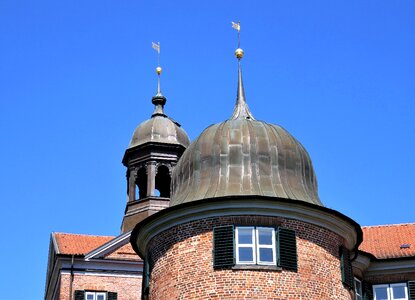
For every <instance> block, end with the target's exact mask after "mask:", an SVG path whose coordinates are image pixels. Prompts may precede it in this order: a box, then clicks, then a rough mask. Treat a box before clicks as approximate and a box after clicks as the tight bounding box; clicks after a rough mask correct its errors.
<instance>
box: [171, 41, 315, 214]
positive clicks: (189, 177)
mask: <svg viewBox="0 0 415 300" xmlns="http://www.w3.org/2000/svg"><path fill="white" fill-rule="evenodd" d="M235 55H236V57H237V58H238V88H237V99H236V104H235V108H234V112H233V114H232V116H231V117H230V119H228V120H226V121H224V122H221V123H219V124H215V125H212V126H210V127H208V128H206V129H205V130H204V131H203V132H202V133H201V134H200V136H199V137H198V138H197V139H196V140H195V141H194V142H192V143H191V144H190V146H189V147H188V148H187V149H186V150H185V152H184V153H183V155H182V157H181V158H180V160H179V162H178V164H177V166H176V167H175V168H174V170H173V174H172V196H171V201H170V206H174V205H178V204H181V203H186V202H192V201H197V200H202V199H206V198H218V197H226V196H242V195H243V196H245V195H252V196H255V195H257V196H269V197H278V198H286V199H291V200H299V201H305V202H309V203H312V204H317V205H322V203H321V202H320V199H319V196H318V190H317V180H316V175H315V173H314V169H313V165H312V162H311V159H310V156H309V155H308V153H307V151H306V150H305V148H304V147H303V146H302V145H301V143H300V142H299V141H297V140H296V139H295V138H294V137H293V136H292V135H291V134H290V133H288V131H286V130H285V129H284V128H282V127H280V126H278V125H273V124H269V123H266V122H263V121H257V120H255V118H254V117H253V115H252V113H251V112H250V110H249V108H248V105H247V103H246V100H245V92H244V86H243V81H242V70H241V62H240V61H241V59H242V57H243V55H244V52H243V50H242V49H240V48H239V47H238V49H237V50H236V51H235Z"/></svg>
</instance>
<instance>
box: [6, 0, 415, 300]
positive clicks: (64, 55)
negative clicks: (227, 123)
mask: <svg viewBox="0 0 415 300" xmlns="http://www.w3.org/2000/svg"><path fill="white" fill-rule="evenodd" d="M414 15H415V2H414V1H410V0H407V1H360V0H359V1H331V0H327V1H323V0H321V1H305V0H304V1H300V0H298V1H276V0H269V1H223V0H222V1H216V0H214V1H130V0H126V1H104V0H100V1H98V0H89V1H75V0H74V1H51V0H50V1H48V0H44V1H25V0H2V1H0V37H1V38H0V136H1V140H2V146H1V148H0V165H1V168H0V199H1V204H2V212H3V216H2V218H1V219H0V226H1V228H2V236H3V242H2V243H1V244H2V247H0V251H1V253H0V257H1V260H2V261H1V265H2V267H3V272H1V273H0V282H2V285H3V286H4V287H7V289H4V290H3V293H2V297H5V298H4V299H7V300H8V299H42V298H43V292H44V282H45V273H46V263H47V254H48V246H49V238H50V233H51V232H52V231H58V232H74V233H88V234H103V235H116V234H118V233H119V230H120V225H121V220H122V215H123V212H124V208H125V201H126V195H125V194H126V182H125V168H124V167H123V165H122V164H121V159H122V157H123V154H124V151H125V149H126V147H127V145H128V143H129V140H130V138H131V135H132V133H133V131H134V129H135V127H136V126H137V125H138V124H139V123H140V122H142V121H144V120H145V119H147V118H149V117H150V115H151V113H152V111H153V107H152V104H151V97H152V96H153V95H154V94H155V92H156V75H155V71H154V68H155V67H156V64H157V58H156V53H155V51H154V50H153V49H152V48H151V42H152V41H160V43H161V47H162V50H161V51H162V54H161V65H162V67H163V70H164V71H163V75H162V90H163V93H164V94H165V96H166V97H167V105H166V107H165V108H166V113H167V114H168V115H169V116H171V117H172V118H174V119H175V120H177V121H179V122H180V123H181V124H182V126H183V128H184V129H185V130H186V131H187V133H188V134H189V136H190V138H191V140H193V139H195V138H196V137H197V136H198V134H199V133H200V132H201V131H202V130H203V129H204V128H206V127H207V126H208V125H210V124H213V123H217V122H220V121H223V120H224V119H226V118H228V117H229V116H230V115H231V113H232V108H233V105H234V102H235V97H236V81H237V63H236V59H235V58H234V56H233V53H234V50H235V48H236V44H237V40H236V32H235V31H234V30H233V29H232V28H231V21H237V20H241V26H242V31H241V46H242V48H243V49H244V50H245V58H244V59H243V62H242V63H243V71H244V84H245V91H246V97H247V101H248V104H249V106H250V108H251V111H252V112H253V114H254V116H255V117H256V118H257V119H260V120H265V121H267V122H269V123H275V124H279V125H282V126H283V127H285V128H286V129H287V130H288V131H289V132H290V133H291V134H293V135H294V136H295V137H296V138H297V139H298V140H300V141H301V142H302V144H303V145H304V146H305V147H306V149H307V150H308V152H309V153H310V155H311V158H312V160H313V163H314V167H315V170H316V173H317V179H318V182H319V194H320V198H321V200H322V201H323V203H324V204H325V205H326V206H327V207H330V208H333V209H336V210H339V211H340V212H342V213H344V214H346V215H348V216H349V217H351V218H353V219H354V220H356V221H357V222H358V223H360V224H361V225H375V224H388V223H405V222H415V216H414V211H415V204H414V203H415V198H414V193H413V190H414V183H413V179H414V175H413V174H414V172H413V170H414V169H415V158H414V148H415V139H414V133H415V121H414V118H415V104H414V99H415V89H414V87H415V73H414V70H415V59H414V53H415V42H414V41H415V38H414V37H415V18H414V17H413V16H414ZM5 293H6V294H5Z"/></svg>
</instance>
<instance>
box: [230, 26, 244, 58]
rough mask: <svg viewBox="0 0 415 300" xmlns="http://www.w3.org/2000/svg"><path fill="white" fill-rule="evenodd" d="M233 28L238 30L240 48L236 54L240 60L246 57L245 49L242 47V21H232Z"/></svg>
mask: <svg viewBox="0 0 415 300" xmlns="http://www.w3.org/2000/svg"><path fill="white" fill-rule="evenodd" d="M232 28H233V29H236V30H237V31H238V49H236V51H235V56H236V58H238V60H241V58H242V57H244V50H242V49H241V34H240V32H241V22H240V21H238V23H235V22H232Z"/></svg>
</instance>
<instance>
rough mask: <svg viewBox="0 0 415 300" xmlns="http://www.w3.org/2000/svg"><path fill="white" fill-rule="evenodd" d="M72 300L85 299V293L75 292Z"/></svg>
mask: <svg viewBox="0 0 415 300" xmlns="http://www.w3.org/2000/svg"><path fill="white" fill-rule="evenodd" d="M74 299H75V300H84V299H85V291H75V293H74Z"/></svg>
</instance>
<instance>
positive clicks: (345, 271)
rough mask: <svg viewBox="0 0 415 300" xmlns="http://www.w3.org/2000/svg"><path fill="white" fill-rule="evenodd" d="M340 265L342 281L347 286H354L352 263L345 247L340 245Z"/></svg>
mask: <svg viewBox="0 0 415 300" xmlns="http://www.w3.org/2000/svg"><path fill="white" fill-rule="evenodd" d="M340 267H341V272H342V282H343V283H344V284H345V285H346V286H348V287H349V288H351V289H353V288H354V278H353V269H352V263H351V261H350V252H349V250H348V249H347V248H345V247H343V246H341V247H340Z"/></svg>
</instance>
